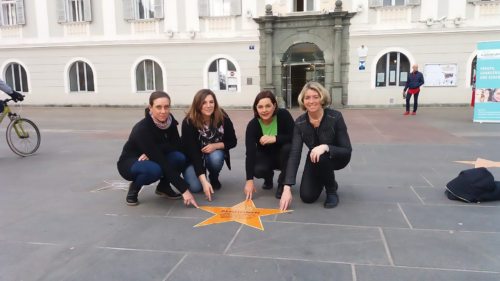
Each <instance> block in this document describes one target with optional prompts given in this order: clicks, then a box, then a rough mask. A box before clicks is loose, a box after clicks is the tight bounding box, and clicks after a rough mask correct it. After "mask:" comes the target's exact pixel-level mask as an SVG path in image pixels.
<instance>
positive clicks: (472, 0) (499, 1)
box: [467, 0, 500, 6]
mask: <svg viewBox="0 0 500 281" xmlns="http://www.w3.org/2000/svg"><path fill="white" fill-rule="evenodd" d="M467 3H469V4H472V5H478V6H483V5H500V0H490V1H481V0H467Z"/></svg>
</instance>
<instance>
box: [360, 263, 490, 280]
mask: <svg viewBox="0 0 500 281" xmlns="http://www.w3.org/2000/svg"><path fill="white" fill-rule="evenodd" d="M356 280H357V281H380V280H405V281H422V280H432V281H449V280H453V281H470V280H481V281H498V280H500V274H499V273H485V272H470V271H462V270H460V271H459V270H456V271H453V270H436V269H426V268H400V267H389V266H365V265H357V266H356Z"/></svg>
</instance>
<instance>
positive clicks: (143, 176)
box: [130, 151, 187, 187]
mask: <svg viewBox="0 0 500 281" xmlns="http://www.w3.org/2000/svg"><path fill="white" fill-rule="evenodd" d="M165 157H166V158H167V163H168V165H169V169H173V170H175V171H179V173H180V172H181V171H185V168H186V165H187V158H186V156H185V155H184V154H183V153H182V152H179V151H172V152H170V153H168V154H167V155H165ZM130 173H131V176H132V180H133V182H134V183H135V184H136V185H137V186H138V187H141V186H143V185H148V184H152V183H154V182H155V181H157V180H159V179H160V178H162V177H163V171H162V168H161V166H160V165H159V164H158V163H156V162H153V161H151V160H145V161H135V163H134V164H133V165H132V167H131V168H130ZM167 180H168V179H167Z"/></svg>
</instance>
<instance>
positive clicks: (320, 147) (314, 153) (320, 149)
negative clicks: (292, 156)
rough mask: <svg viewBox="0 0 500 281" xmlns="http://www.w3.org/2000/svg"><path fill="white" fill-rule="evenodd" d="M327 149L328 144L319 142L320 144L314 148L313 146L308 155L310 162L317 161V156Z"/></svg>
mask: <svg viewBox="0 0 500 281" xmlns="http://www.w3.org/2000/svg"><path fill="white" fill-rule="evenodd" d="M327 151H328V145H326V144H320V145H318V146H316V147H315V148H313V149H312V150H311V153H310V155H309V157H310V158H311V162H313V163H317V162H319V157H320V156H321V155H322V154H323V153H325V152H327Z"/></svg>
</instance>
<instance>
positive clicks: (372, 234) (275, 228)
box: [228, 222, 389, 265]
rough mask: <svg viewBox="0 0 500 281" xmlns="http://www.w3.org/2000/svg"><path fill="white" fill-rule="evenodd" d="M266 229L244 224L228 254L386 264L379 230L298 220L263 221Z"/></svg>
mask: <svg viewBox="0 0 500 281" xmlns="http://www.w3.org/2000/svg"><path fill="white" fill-rule="evenodd" d="M264 227H265V232H261V231H257V230H253V229H246V228H243V229H242V230H241V231H240V233H239V234H238V236H237V237H236V239H235V241H234V243H233V244H232V245H231V247H230V248H229V251H228V254H231V255H237V256H247V257H269V258H290V259H301V260H310V261H330V262H346V263H362V264H382V265H383V264H388V263H389V261H388V259H387V255H386V252H385V249H384V245H383V241H382V238H381V236H380V232H379V230H378V229H375V228H357V227H343V226H329V225H316V224H299V223H277V222H268V223H264Z"/></svg>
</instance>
